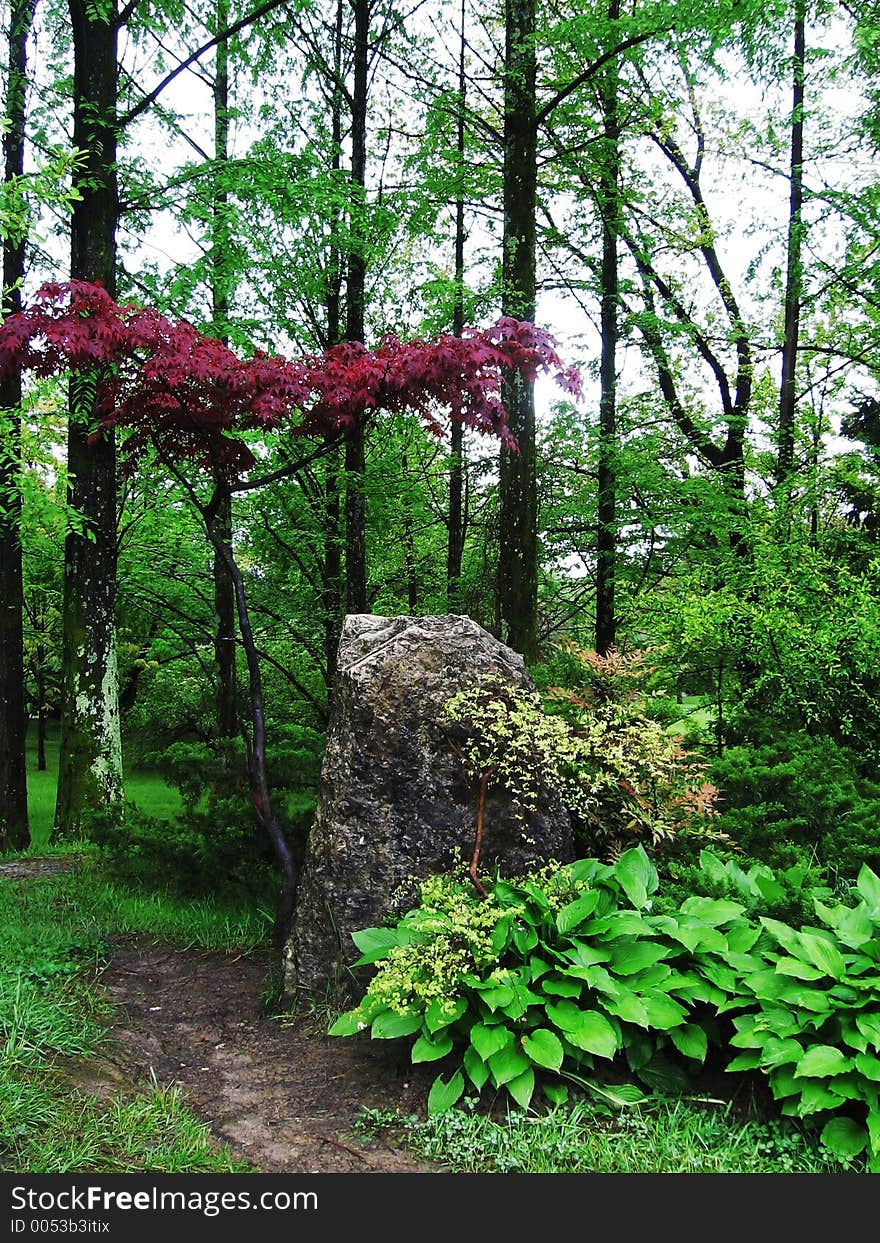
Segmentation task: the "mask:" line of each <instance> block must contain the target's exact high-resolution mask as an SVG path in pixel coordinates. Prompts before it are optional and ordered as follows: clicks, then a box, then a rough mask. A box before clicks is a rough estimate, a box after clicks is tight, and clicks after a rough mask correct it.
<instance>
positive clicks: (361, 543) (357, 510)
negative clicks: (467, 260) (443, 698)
mask: <svg viewBox="0 0 880 1243" xmlns="http://www.w3.org/2000/svg"><path fill="white" fill-rule="evenodd" d="M353 8H354V75H353V83H352V93H351V100H352V104H351V177H350V182H351V216H350V220H349V231H350V245H349V251H348V275H347V280H346V325H345V336H346V340H348V341H361V342H363V339H364V313H365V296H366V272H367V261H366V244H367V238H366V235H365V220H364V208H365V187H366V179H367V92H368V89H369V83H368V71H369V34H370V0H353ZM365 485H366V447H365V443H364V427H363V424H362V423H361V424H359V425H358V426H357V427H355V428H354V430H353V431H352V432H351V434H350V435H349V437H348V440H347V441H346V445H345V576H346V601H347V608H348V612H349V613H366V612H367V534H366V525H367V504H366V491H365Z"/></svg>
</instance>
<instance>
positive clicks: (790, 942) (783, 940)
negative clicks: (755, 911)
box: [761, 915, 804, 959]
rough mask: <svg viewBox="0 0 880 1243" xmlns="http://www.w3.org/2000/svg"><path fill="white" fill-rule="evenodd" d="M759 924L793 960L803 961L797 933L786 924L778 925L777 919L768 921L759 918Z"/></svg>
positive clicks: (802, 949) (802, 950) (765, 918)
mask: <svg viewBox="0 0 880 1243" xmlns="http://www.w3.org/2000/svg"><path fill="white" fill-rule="evenodd" d="M761 923H762V924H763V925H764V927H765V928H766V929H767V931H768V932H769V933H770V935H771V937H773V939H774V940H775V941H778V942H779V944H780V945H781V946H782V948H783V949H784V950H788V952H789V954H793V955H794V957H795V958H800V959H803V957H804V948H803V945H802V944H801V937H800V933H799V932H795V930H794V928H790V927H789V926H788V924H783V923H780V922H779V920H778V919H768V918H767V917H766V916H765V915H762V916H761Z"/></svg>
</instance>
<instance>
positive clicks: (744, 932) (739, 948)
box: [726, 920, 761, 954]
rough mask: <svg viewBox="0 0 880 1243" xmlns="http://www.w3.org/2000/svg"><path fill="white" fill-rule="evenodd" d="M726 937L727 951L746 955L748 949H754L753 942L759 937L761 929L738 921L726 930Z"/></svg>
mask: <svg viewBox="0 0 880 1243" xmlns="http://www.w3.org/2000/svg"><path fill="white" fill-rule="evenodd" d="M726 935H727V948H728V949H729V950H731V951H732V952H733V953H734V954H747V953H748V952H749V950H750V949H753V948H754V945H755V942H756V941H757V939H758V937H759V936H760V935H761V929H760V928H758V927H757V926H756V925H755V924H749V923H746V921H745V920H740V921H739V922H737V923H735V924H733V925H732V926H731V927H730V928H728V929H727V934H726Z"/></svg>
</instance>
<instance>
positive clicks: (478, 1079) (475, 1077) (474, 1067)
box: [462, 1046, 489, 1092]
mask: <svg viewBox="0 0 880 1243" xmlns="http://www.w3.org/2000/svg"><path fill="white" fill-rule="evenodd" d="M462 1062H463V1064H464V1068H465V1070H466V1072H467V1076H468V1078H469V1079H470V1081H471V1083H472V1084H473V1085H474V1087H475V1088H476V1089H477V1091H478V1092H482V1090H483V1088H484V1087H485V1084H486V1080H487V1079H488V1078H489V1067H488V1066H487V1065H486V1063H485V1062H484V1061H483V1059H482V1058H481V1057H480V1055H479V1053H478V1052H477V1051H476V1049H474V1048H472V1047H470V1046H469V1047H468V1048H467V1049H465V1051H464V1057H463V1058H462Z"/></svg>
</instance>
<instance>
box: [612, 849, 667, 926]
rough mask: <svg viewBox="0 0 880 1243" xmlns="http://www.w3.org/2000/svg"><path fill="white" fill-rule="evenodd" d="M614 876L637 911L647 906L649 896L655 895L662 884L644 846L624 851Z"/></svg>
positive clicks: (616, 865)
mask: <svg viewBox="0 0 880 1243" xmlns="http://www.w3.org/2000/svg"><path fill="white" fill-rule="evenodd" d="M614 876H615V878H616V880H618V881H619V883H620V886H621V888H622V889H623V892H624V893H625V894H626V896H627V897H628V898H629V900H630V902H631V903H632V904H633V906H634V907H635V908H636V910H641V909H642V907H643V906H645V905H646V903H647V901H648V894H650V893H654V892H655V890H656V889H657V886H658V885H659V883H660V880H659V877H658V875H657V869H656V868H655V866H654V864H653V863H652V862H651V860H650V859H649V858H648V855H647V854H646V853H645V849H644V847H643V846H636V847H634V849H632V850H626V851H624V853H623V854H622V855H621V856H620V858H619V859H618V860H617V862H616V863H615V864H614Z"/></svg>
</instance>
